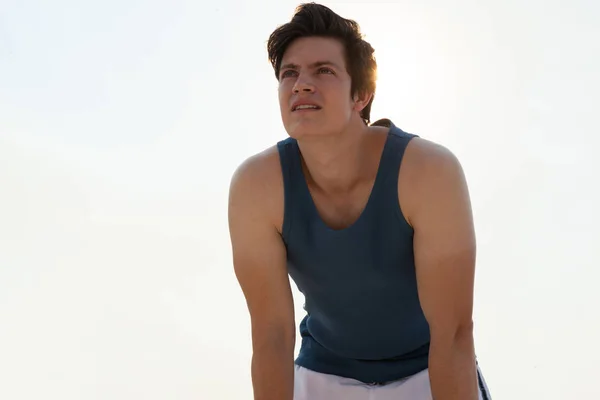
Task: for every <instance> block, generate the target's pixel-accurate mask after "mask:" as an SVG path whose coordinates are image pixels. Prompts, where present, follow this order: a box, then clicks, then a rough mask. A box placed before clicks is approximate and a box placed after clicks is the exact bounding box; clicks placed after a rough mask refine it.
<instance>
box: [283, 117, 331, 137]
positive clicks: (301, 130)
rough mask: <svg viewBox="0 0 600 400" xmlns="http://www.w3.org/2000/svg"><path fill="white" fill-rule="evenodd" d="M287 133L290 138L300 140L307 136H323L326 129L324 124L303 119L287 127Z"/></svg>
mask: <svg viewBox="0 0 600 400" xmlns="http://www.w3.org/2000/svg"><path fill="white" fill-rule="evenodd" d="M285 128H286V131H287V133H288V135H290V137H293V138H294V139H300V138H302V137H307V136H315V135H322V134H323V133H324V132H325V131H326V129H324V128H325V126H324V124H323V123H322V122H318V121H312V120H310V119H302V120H300V121H294V122H291V123H289V124H287V125H286V127H285Z"/></svg>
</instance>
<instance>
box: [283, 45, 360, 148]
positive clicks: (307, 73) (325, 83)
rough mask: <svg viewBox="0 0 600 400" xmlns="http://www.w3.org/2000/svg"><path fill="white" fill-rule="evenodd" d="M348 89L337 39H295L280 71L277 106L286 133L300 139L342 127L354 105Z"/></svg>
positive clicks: (348, 76) (342, 53)
mask: <svg viewBox="0 0 600 400" xmlns="http://www.w3.org/2000/svg"><path fill="white" fill-rule="evenodd" d="M350 89H351V79H350V75H349V74H348V72H347V71H346V62H345V58H344V47H343V45H342V43H341V42H340V41H339V40H336V39H332V38H322V37H306V38H300V39H297V40H295V41H294V42H293V43H292V44H291V45H290V46H289V47H288V48H287V50H286V52H285V54H284V55H283V59H282V62H281V70H280V72H279V107H280V111H281V118H282V120H283V125H284V126H285V129H286V131H287V132H288V134H289V135H290V136H291V137H294V138H300V137H302V136H305V135H319V134H328V133H332V132H339V131H341V130H342V129H344V127H345V126H346V125H347V124H348V123H349V121H350V117H351V115H352V112H355V107H356V105H355V103H354V101H353V100H352V98H351V96H350ZM303 105H304V106H303Z"/></svg>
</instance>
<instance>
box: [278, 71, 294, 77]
mask: <svg viewBox="0 0 600 400" xmlns="http://www.w3.org/2000/svg"><path fill="white" fill-rule="evenodd" d="M295 73H296V71H293V70H287V71H283V72H282V73H281V77H282V78H287V77H290V76H294V75H293V74H295Z"/></svg>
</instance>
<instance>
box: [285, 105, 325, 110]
mask: <svg viewBox="0 0 600 400" xmlns="http://www.w3.org/2000/svg"><path fill="white" fill-rule="evenodd" d="M320 109H321V107H319V106H316V105H313V104H301V105H298V106H295V107H293V108H292V111H302V110H320Z"/></svg>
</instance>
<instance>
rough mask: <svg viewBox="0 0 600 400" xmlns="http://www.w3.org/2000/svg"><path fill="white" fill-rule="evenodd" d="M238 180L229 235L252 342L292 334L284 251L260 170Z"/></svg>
mask: <svg viewBox="0 0 600 400" xmlns="http://www.w3.org/2000/svg"><path fill="white" fill-rule="evenodd" d="M238 175H239V176H236V177H234V179H233V181H232V185H231V189H230V199H229V231H230V238H231V245H232V255H233V265H234V271H235V275H236V277H237V280H238V282H239V284H240V287H241V289H242V291H243V293H244V296H245V298H246V303H247V305H248V310H249V312H250V316H251V321H252V330H253V337H254V338H255V339H256V337H257V336H258V337H266V336H272V335H273V334H277V335H278V334H281V333H283V334H285V335H290V334H292V335H293V333H294V329H295V328H294V307H293V298H292V292H291V287H290V283H289V278H288V275H287V266H286V249H285V245H284V243H283V240H282V238H281V236H280V234H279V232H278V230H277V227H276V226H275V224H274V223H273V220H272V219H271V218H270V216H269V208H270V205H269V204H266V201H267V202H268V201H272V199H271V200H265V199H264V196H266V195H268V193H265V192H264V186H263V185H262V183H261V179H263V178H264V177H262V176H260V171H258V172H257V171H254V172H244V171H242V172H240V173H239V174H238Z"/></svg>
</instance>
